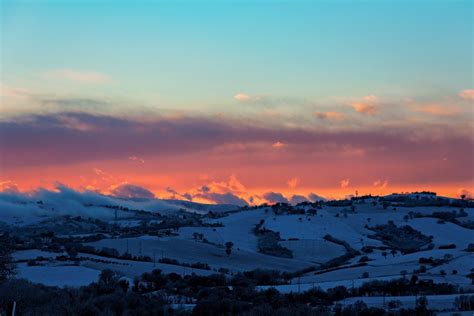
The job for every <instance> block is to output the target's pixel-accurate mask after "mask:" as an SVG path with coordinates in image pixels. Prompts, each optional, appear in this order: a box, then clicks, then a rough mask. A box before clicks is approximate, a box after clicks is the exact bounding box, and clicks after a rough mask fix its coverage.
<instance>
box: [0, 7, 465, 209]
mask: <svg viewBox="0 0 474 316" xmlns="http://www.w3.org/2000/svg"><path fill="white" fill-rule="evenodd" d="M158 6H159V4H153V5H151V7H152V8H156V9H158ZM209 6H211V7H212V8H210V7H209ZM281 6H283V7H285V8H286V6H287V4H281ZM334 6H338V5H337V4H334ZM399 6H400V7H399V9H400V10H401V11H400V12H404V11H403V8H404V4H400V5H399ZM416 6H419V8H420V9H423V10H425V11H426V17H420V16H419V15H418V14H416V13H415V12H411V11H409V12H407V13H404V14H401V13H400V12H398V11H396V12H394V11H393V10H392V9H390V8H388V7H386V6H385V5H383V4H380V5H377V3H376V2H374V3H372V4H371V3H365V4H363V5H362V4H361V5H360V6H358V5H349V7H351V8H350V9H351V10H352V11H351V14H349V15H347V14H341V13H340V10H334V9H333V8H332V6H331V5H327V4H324V2H321V3H320V2H314V3H313V4H311V3H306V2H301V3H300V2H298V4H297V5H295V6H294V7H291V8H286V9H287V10H283V9H282V8H281V7H279V6H271V5H269V6H266V5H264V4H255V5H254V6H251V7H249V6H248V5H242V6H239V7H235V6H232V5H230V4H214V5H203V6H195V5H189V6H188V8H187V9H184V8H183V7H182V6H180V5H179V4H173V5H169V6H166V8H162V10H149V8H148V9H147V6H140V5H138V6H135V7H133V8H131V7H129V6H127V5H126V4H117V6H116V7H115V6H114V8H113V9H110V10H105V8H104V7H102V6H97V7H94V6H93V5H89V6H87V5H85V4H82V3H81V2H80V1H79V2H78V4H77V8H76V10H72V9H71V8H68V7H67V6H64V5H60V4H57V3H56V4H55V3H54V2H51V3H49V2H47V4H45V5H44V6H43V7H42V6H38V5H36V4H33V3H31V2H22V1H19V2H18V3H15V2H7V4H6V5H5V9H4V10H3V13H2V14H3V15H5V17H7V18H6V19H2V22H1V23H2V24H3V26H4V28H5V29H6V30H7V31H8V32H5V34H6V36H5V38H4V39H3V42H4V43H3V45H2V46H3V48H2V49H3V50H4V57H3V60H4V65H3V68H2V82H1V85H0V87H1V93H0V96H1V107H0V148H1V149H2V150H1V154H0V189H1V190H21V191H27V190H34V189H37V188H39V187H46V188H50V189H52V188H54V187H55V186H57V184H58V183H61V184H64V185H66V186H69V187H71V188H73V189H77V190H91V191H99V192H102V193H105V194H111V195H115V196H121V197H145V198H146V197H153V196H155V197H160V198H172V199H183V200H190V201H198V202H205V203H232V204H237V205H245V204H258V203H264V202H282V201H283V202H285V201H289V202H292V201H301V200H303V199H308V200H315V199H317V198H319V197H321V196H323V197H328V198H332V197H344V196H347V195H352V194H355V191H356V190H357V191H358V193H359V194H369V193H372V194H387V193H391V192H397V191H398V192H400V191H411V190H434V191H438V193H440V194H444V195H449V196H457V195H458V194H461V192H472V191H474V190H473V187H474V179H473V177H474V175H473V161H474V153H473V148H474V147H473V146H474V135H473V132H472V131H473V128H474V125H473V102H474V92H473V91H474V90H473V82H472V74H470V69H472V67H471V66H472V54H470V53H469V52H471V53H472V49H471V41H472V39H471V38H470V35H469V34H470V32H469V30H470V24H469V22H470V21H471V20H470V17H469V15H468V14H466V6H468V2H466V3H464V2H462V1H461V2H460V3H459V4H458V5H457V6H451V7H449V10H447V8H446V7H445V6H444V5H443V4H442V3H437V4H436V5H433V6H430V8H427V7H425V5H424V4H423V2H420V3H418V4H416ZM189 7H191V8H189ZM191 9H192V10H191ZM339 9H340V8H339ZM467 9H468V8H467ZM96 10H97V12H96ZM12 12H15V15H13V14H12ZM152 12H154V13H152ZM262 12H265V14H266V15H265V18H264V19H263V21H262V20H261V19H260V18H261V15H259V14H261V13H262ZM283 12H284V13H283ZM397 14H400V15H403V19H404V21H405V24H406V25H399V24H397V25H392V24H391V22H388V21H387V19H384V18H383V17H384V16H385V17H386V16H388V15H390V16H392V19H391V20H390V21H392V20H393V19H394V18H393V15H397ZM282 15H283V16H282ZM169 16H173V19H170V18H167V17H169ZM32 17H35V19H33V20H34V21H36V22H35V23H36V25H35V31H34V32H32V31H31V30H30V29H28V28H27V27H20V26H22V25H29V24H27V23H26V22H25V20H28V21H29V20H31V19H32ZM73 17H75V18H76V17H83V18H87V21H88V25H90V27H91V28H92V29H94V32H92V31H91V29H88V28H79V27H78V26H77V25H76V24H75V22H73V21H74V19H73ZM104 17H105V21H102V18H104ZM124 17H126V19H125V18H124ZM138 17H139V18H138ZM316 17H320V19H317V18H316ZM368 17H370V18H371V19H372V21H373V22H372V23H373V24H374V25H373V27H372V28H371V30H367V29H366V28H364V27H362V26H361V25H360V23H358V22H357V21H359V20H360V19H361V18H368ZM374 17H380V18H374ZM440 17H443V18H444V19H446V18H449V19H451V20H452V21H453V23H448V24H447V25H445V24H443V26H441V25H437V24H436V25H435V24H434V22H433V21H435V20H437V18H440ZM282 19H283V20H285V21H287V22H288V25H286V24H285V25H282V23H281V20H282ZM328 19H329V20H331V21H332V22H335V21H336V22H338V21H339V22H340V23H339V22H338V23H336V24H337V25H339V24H341V23H343V24H344V25H346V27H345V28H344V29H334V30H328V31H327V32H323V31H321V30H322V29H324V23H325V21H327V20H328ZM124 21H128V22H124ZM243 21H244V22H245V23H244V22H243ZM305 21H306V23H305ZM315 21H316V22H315ZM25 23H26V24H25ZM145 24H146V25H147V27H145V26H144V25H145ZM59 25H60V26H61V27H58V26H59ZM242 25H243V26H242ZM413 25H416V26H417V27H416V29H417V32H418V33H417V32H414V31H413ZM197 26H199V27H197ZM237 26H238V27H237ZM165 29H168V30H169V29H173V30H174V32H175V33H174V36H173V37H170V36H169V34H168V33H166V32H164V31H162V30H165ZM377 30H384V31H386V32H388V33H390V34H392V36H390V38H388V37H386V36H383V37H381V36H380V34H379V32H378V31H377ZM326 33H327V34H326ZM114 34H121V36H122V38H118V36H116V35H114ZM431 34H438V36H436V37H433V38H431V37H430V36H431ZM174 37H175V38H174ZM20 38H21V39H22V40H19V39H20ZM73 38H75V40H72V39H73ZM420 38H422V39H423V41H419V40H417V39H420ZM53 39H54V40H53ZM362 39H363V40H362ZM407 39H409V41H408V42H410V43H411V42H413V43H417V45H416V46H410V45H412V44H409V43H408V44H407ZM371 41H372V43H375V44H377V45H367V43H370V42H371ZM124 43H127V44H124ZM346 45H347V46H346ZM51 47H54V48H55V50H51V49H49V48H51ZM322 47H324V49H323V48H322ZM348 47H350V48H351V49H350V50H349V51H350V53H349V52H348ZM439 47H443V50H442V52H441V50H440V49H438V48H439ZM394 48H396V50H395V49H394ZM461 48H463V49H461ZM33 51H34V52H35V53H32V52H33ZM328 51H331V52H332V53H331V54H329V53H328ZM394 51H396V54H395V53H394ZM426 51H430V52H433V53H432V54H431V55H429V56H427V55H426V53H425V52H426ZM464 51H467V52H468V53H466V54H465V53H464ZM446 65H449V67H448V66H446Z"/></svg>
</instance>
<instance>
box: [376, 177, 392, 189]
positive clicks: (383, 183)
mask: <svg viewBox="0 0 474 316" xmlns="http://www.w3.org/2000/svg"><path fill="white" fill-rule="evenodd" d="M373 185H374V187H376V188H381V189H385V188H387V187H388V180H380V179H379V180H377V181H375V182H374V184H373Z"/></svg>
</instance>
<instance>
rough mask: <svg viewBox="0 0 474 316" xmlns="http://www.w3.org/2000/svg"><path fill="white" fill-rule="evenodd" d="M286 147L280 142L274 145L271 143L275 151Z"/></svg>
mask: <svg viewBox="0 0 474 316" xmlns="http://www.w3.org/2000/svg"><path fill="white" fill-rule="evenodd" d="M286 146H287V145H286V144H285V143H282V142H280V141H278V142H276V143H273V144H272V147H273V148H276V149H280V148H283V147H286Z"/></svg>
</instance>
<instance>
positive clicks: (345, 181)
mask: <svg viewBox="0 0 474 316" xmlns="http://www.w3.org/2000/svg"><path fill="white" fill-rule="evenodd" d="M349 184H350V180H349V179H342V180H341V182H339V185H340V187H341V189H345V188H347V187H349Z"/></svg>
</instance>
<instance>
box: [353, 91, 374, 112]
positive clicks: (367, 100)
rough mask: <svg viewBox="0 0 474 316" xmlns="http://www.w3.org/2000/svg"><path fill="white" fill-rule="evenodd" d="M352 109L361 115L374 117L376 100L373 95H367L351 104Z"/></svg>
mask: <svg viewBox="0 0 474 316" xmlns="http://www.w3.org/2000/svg"><path fill="white" fill-rule="evenodd" d="M351 105H352V108H353V109H354V110H355V111H356V112H358V113H362V114H368V115H375V114H377V112H378V98H377V97H376V96H374V95H368V96H365V97H363V98H362V100H359V101H357V102H353V103H351Z"/></svg>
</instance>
